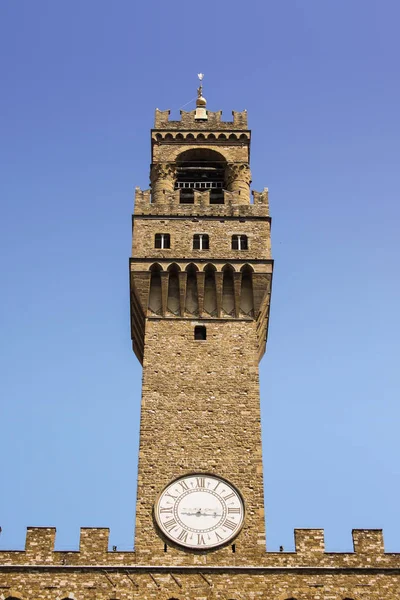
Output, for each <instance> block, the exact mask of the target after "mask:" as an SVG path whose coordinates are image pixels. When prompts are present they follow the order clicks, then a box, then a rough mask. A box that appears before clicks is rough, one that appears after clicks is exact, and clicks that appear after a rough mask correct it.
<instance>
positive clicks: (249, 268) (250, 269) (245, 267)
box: [240, 263, 254, 273]
mask: <svg viewBox="0 0 400 600" xmlns="http://www.w3.org/2000/svg"><path fill="white" fill-rule="evenodd" d="M240 271H241V272H242V273H243V272H244V271H250V273H254V269H253V267H252V266H251V265H249V264H248V263H245V264H244V265H243V266H242V267H240Z"/></svg>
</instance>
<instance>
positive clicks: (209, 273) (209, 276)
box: [203, 263, 217, 317]
mask: <svg viewBox="0 0 400 600" xmlns="http://www.w3.org/2000/svg"><path fill="white" fill-rule="evenodd" d="M216 270H217V269H216V268H215V266H214V265H212V264H210V263H208V264H207V265H206V266H205V267H204V269H203V271H204V301H203V308H204V311H205V312H206V313H208V314H209V315H210V316H211V317H215V316H216V315H217V288H216V283H215V272H216Z"/></svg>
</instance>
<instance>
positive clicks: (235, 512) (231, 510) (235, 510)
mask: <svg viewBox="0 0 400 600" xmlns="http://www.w3.org/2000/svg"><path fill="white" fill-rule="evenodd" d="M228 515H240V508H228Z"/></svg>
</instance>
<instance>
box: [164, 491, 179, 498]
mask: <svg viewBox="0 0 400 600" xmlns="http://www.w3.org/2000/svg"><path fill="white" fill-rule="evenodd" d="M165 496H169V497H170V498H172V499H173V500H176V499H177V498H178V496H173V495H172V494H170V493H169V492H166V493H165Z"/></svg>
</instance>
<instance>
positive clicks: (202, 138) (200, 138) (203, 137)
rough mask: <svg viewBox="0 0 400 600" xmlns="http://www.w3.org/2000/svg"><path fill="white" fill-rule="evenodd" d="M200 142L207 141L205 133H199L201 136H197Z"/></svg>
mask: <svg viewBox="0 0 400 600" xmlns="http://www.w3.org/2000/svg"><path fill="white" fill-rule="evenodd" d="M197 139H198V140H205V139H206V136H205V135H204V133H199V135H198V136H197Z"/></svg>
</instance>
